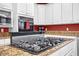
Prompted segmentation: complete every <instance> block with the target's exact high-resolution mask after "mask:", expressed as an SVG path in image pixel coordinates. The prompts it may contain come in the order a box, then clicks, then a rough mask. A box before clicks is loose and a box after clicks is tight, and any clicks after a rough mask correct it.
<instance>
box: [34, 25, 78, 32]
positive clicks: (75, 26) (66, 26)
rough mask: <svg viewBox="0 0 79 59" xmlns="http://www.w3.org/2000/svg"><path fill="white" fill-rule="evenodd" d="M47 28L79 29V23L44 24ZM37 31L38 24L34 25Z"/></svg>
mask: <svg viewBox="0 0 79 59" xmlns="http://www.w3.org/2000/svg"><path fill="white" fill-rule="evenodd" d="M42 26H44V27H45V28H47V31H67V30H68V31H79V24H62V25H42ZM34 29H35V31H38V25H35V26H34Z"/></svg>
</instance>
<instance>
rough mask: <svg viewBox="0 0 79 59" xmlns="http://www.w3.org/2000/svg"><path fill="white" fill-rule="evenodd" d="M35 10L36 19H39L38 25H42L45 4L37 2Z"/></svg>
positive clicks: (43, 22)
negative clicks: (36, 13)
mask: <svg viewBox="0 0 79 59" xmlns="http://www.w3.org/2000/svg"><path fill="white" fill-rule="evenodd" d="M37 9H38V10H37V12H38V15H37V17H38V20H39V25H44V24H45V20H46V19H45V15H46V14H45V13H46V12H45V10H46V5H39V4H38V7H37Z"/></svg>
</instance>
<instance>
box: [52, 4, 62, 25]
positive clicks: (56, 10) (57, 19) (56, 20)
mask: <svg viewBox="0 0 79 59" xmlns="http://www.w3.org/2000/svg"><path fill="white" fill-rule="evenodd" d="M61 21H62V19H61V3H54V4H53V24H60V23H61Z"/></svg>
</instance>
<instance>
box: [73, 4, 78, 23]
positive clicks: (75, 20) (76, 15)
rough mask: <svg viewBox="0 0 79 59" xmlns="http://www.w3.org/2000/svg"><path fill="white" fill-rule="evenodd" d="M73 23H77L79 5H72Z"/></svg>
mask: <svg viewBox="0 0 79 59" xmlns="http://www.w3.org/2000/svg"><path fill="white" fill-rule="evenodd" d="M73 22H74V23H79V3H73Z"/></svg>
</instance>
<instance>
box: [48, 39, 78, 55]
mask: <svg viewBox="0 0 79 59" xmlns="http://www.w3.org/2000/svg"><path fill="white" fill-rule="evenodd" d="M76 48H77V47H76V41H75V40H74V41H73V42H71V43H69V44H67V45H66V46H64V47H62V48H61V49H59V50H57V51H56V52H54V53H52V54H50V55H49V56H76V51H77V50H76Z"/></svg>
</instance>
